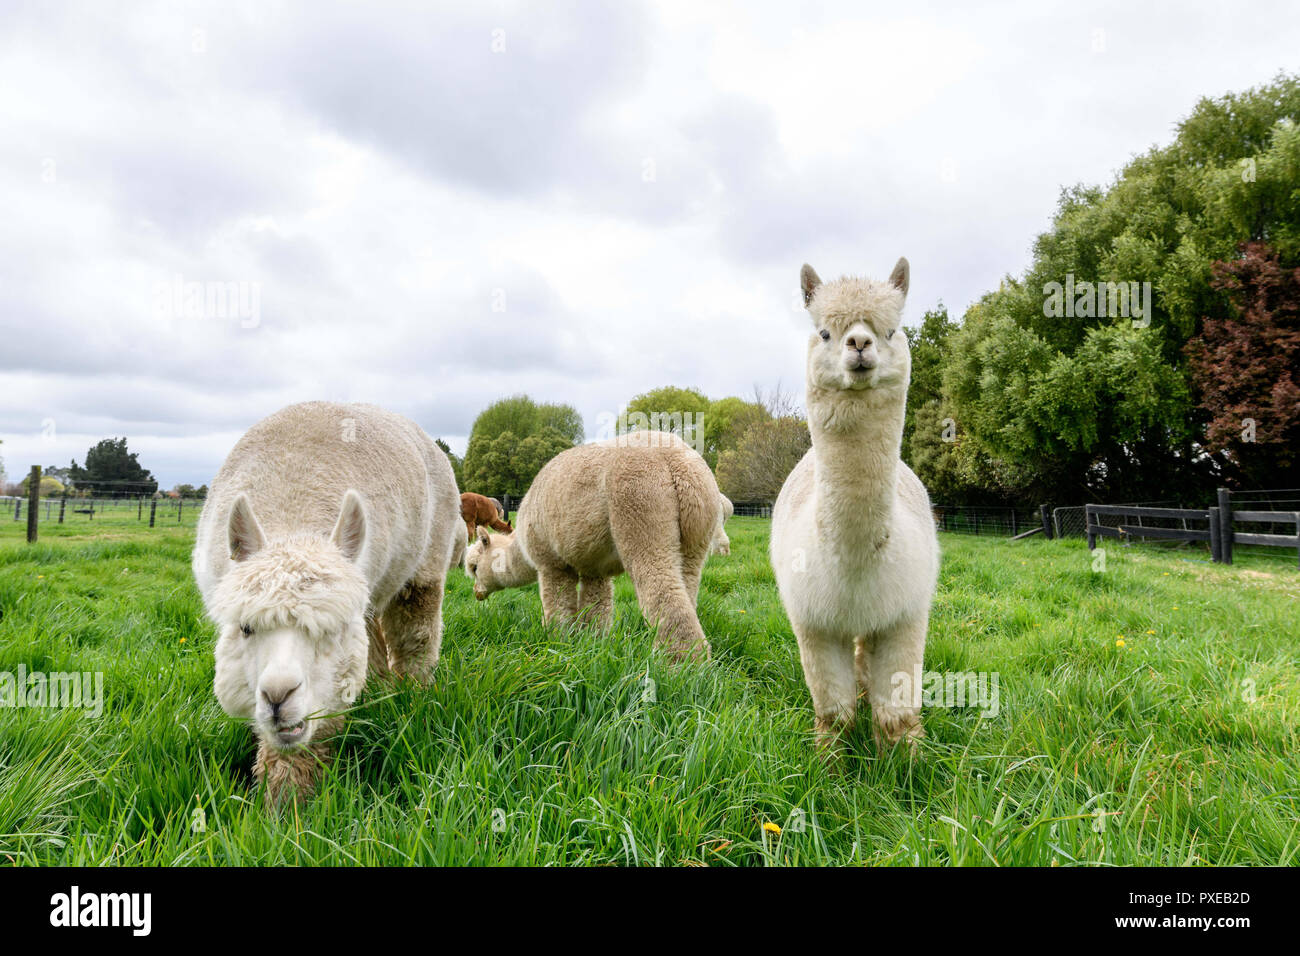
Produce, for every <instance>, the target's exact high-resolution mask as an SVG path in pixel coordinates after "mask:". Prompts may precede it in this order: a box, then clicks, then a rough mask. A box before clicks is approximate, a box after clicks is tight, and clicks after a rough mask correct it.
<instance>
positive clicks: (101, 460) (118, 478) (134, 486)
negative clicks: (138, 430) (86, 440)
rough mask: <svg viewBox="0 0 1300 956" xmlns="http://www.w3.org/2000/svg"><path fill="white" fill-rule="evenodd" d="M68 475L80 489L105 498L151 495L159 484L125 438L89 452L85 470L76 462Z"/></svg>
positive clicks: (100, 444)
mask: <svg viewBox="0 0 1300 956" xmlns="http://www.w3.org/2000/svg"><path fill="white" fill-rule="evenodd" d="M68 473H69V475H70V476H71V478H72V480H73V482H74V483H75V484H76V485H77V487H78V489H86V490H89V491H92V492H94V493H95V494H103V495H151V494H153V493H154V492H156V491H157V490H158V482H157V481H156V480H155V479H154V476H153V475H152V474H151V473H150V472H149V471H148V469H146V468H144V467H143V466H142V465H141V464H140V462H139V460H138V457H137V454H136V453H135V452H133V451H129V450H128V449H127V447H126V439H125V438H105V439H103V440H101V441H100V442H98V443H97V444H95V445H94V446H93V447H91V448H90V450H89V451H87V452H86V465H85V467H84V468H83V467H82V466H81V465H78V464H77V462H76V460H75V459H74V460H73V462H72V464H71V465H69V466H68Z"/></svg>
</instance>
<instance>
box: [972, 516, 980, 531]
mask: <svg viewBox="0 0 1300 956" xmlns="http://www.w3.org/2000/svg"><path fill="white" fill-rule="evenodd" d="M971 518H972V519H973V521H974V523H975V536H976V537H979V533H980V513H979V512H978V511H976V512H974V513H973V514H972V515H971Z"/></svg>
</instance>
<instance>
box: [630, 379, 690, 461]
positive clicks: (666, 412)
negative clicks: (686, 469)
mask: <svg viewBox="0 0 1300 956" xmlns="http://www.w3.org/2000/svg"><path fill="white" fill-rule="evenodd" d="M709 404H710V403H709V399H708V397H707V396H706V395H705V394H704V393H703V392H701V391H699V390H697V389H694V388H679V387H677V386H676V385H665V386H663V387H662V388H652V389H651V390H650V391H648V392H643V393H642V394H640V395H637V396H635V397H634V398H633V399H632V400H631V401H630V402H628V403H627V412H626V416H625V421H626V425H627V430H628V431H639V430H642V429H650V430H653V431H661V432H671V433H672V434H674V435H677V436H679V437H680V438H681V439H682V441H684V442H686V443H687V444H689V445H691V446H692V447H694V448H700V447H703V444H704V442H703V439H704V436H705V435H707V432H708V413H709ZM706 457H707V456H706Z"/></svg>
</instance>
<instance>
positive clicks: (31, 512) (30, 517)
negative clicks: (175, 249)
mask: <svg viewBox="0 0 1300 956" xmlns="http://www.w3.org/2000/svg"><path fill="white" fill-rule="evenodd" d="M40 507H41V466H40V465H32V473H31V477H29V478H28V479H27V543H28V544H33V543H34V542H35V541H36V535H37V532H38V529H37V521H38V520H39V519H40V517H41V512H40Z"/></svg>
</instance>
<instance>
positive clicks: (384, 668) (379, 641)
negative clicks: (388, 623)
mask: <svg viewBox="0 0 1300 956" xmlns="http://www.w3.org/2000/svg"><path fill="white" fill-rule="evenodd" d="M366 633H367V634H368V635H369V636H370V657H369V660H368V661H367V664H366V673H367V674H368V676H370V677H379V678H385V677H388V676H389V675H390V673H391V672H390V671H389V669H388V642H387V641H386V640H385V639H384V626H383V623H382V622H381V620H380V617H379V615H378V614H367V615H366Z"/></svg>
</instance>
